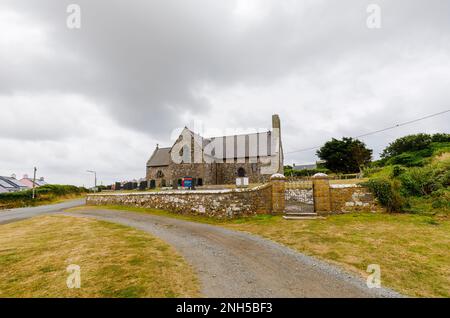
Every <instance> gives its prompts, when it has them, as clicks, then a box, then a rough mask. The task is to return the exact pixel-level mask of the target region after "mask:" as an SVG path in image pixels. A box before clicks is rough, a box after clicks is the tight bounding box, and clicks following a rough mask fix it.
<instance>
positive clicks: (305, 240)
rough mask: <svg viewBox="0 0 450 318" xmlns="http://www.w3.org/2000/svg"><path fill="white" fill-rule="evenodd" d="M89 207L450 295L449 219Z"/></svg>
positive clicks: (425, 293) (409, 290) (427, 293)
mask: <svg viewBox="0 0 450 318" xmlns="http://www.w3.org/2000/svg"><path fill="white" fill-rule="evenodd" d="M86 208H89V209H90V208H95V209H104V208H108V209H116V210H123V211H133V212H139V213H149V214H154V215H160V216H167V217H174V218H178V219H183V220H188V221H195V222H202V223H208V224H214V225H220V226H224V227H227V228H231V229H235V230H240V231H245V232H249V233H253V234H257V235H260V236H262V237H265V238H268V239H271V240H273V241H276V242H279V243H281V244H284V245H286V246H289V247H291V248H293V249H296V250H298V251H300V252H302V253H305V254H307V255H311V256H315V257H318V258H320V259H323V260H325V261H328V262H331V263H334V264H337V265H340V266H342V267H344V268H345V269H347V270H349V271H352V272H354V273H357V274H359V275H361V276H364V277H367V275H368V274H367V273H366V269H367V266H368V265H369V264H379V265H380V266H381V279H382V284H383V285H384V286H386V287H390V288H393V289H395V290H397V291H399V292H401V293H403V294H406V295H409V296H415V297H449V296H450V253H448V250H449V247H450V221H449V220H448V219H446V218H443V219H439V218H436V217H432V216H427V215H412V214H369V213H367V214H363V213H361V214H348V215H335V216H329V217H327V218H326V219H325V220H307V221H306V220H305V221H288V220H284V219H283V218H282V217H280V216H270V215H258V216H255V217H248V218H240V219H232V220H219V219H212V218H206V217H201V216H188V215H179V214H174V213H170V212H167V211H160V210H155V209H145V208H132V207H122V206H106V207H86Z"/></svg>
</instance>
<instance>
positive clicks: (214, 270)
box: [65, 209, 400, 297]
mask: <svg viewBox="0 0 450 318" xmlns="http://www.w3.org/2000/svg"><path fill="white" fill-rule="evenodd" d="M65 214H67V215H72V216H74V215H75V216H82V217H93V218H96V219H101V220H106V221H111V222H115V223H120V224H124V225H128V226H132V227H134V228H137V229H140V230H143V231H146V232H148V233H151V234H153V235H155V236H158V237H160V238H161V239H163V240H164V241H166V242H168V243H169V244H171V245H172V246H174V247H175V248H176V249H177V250H178V251H179V252H180V253H181V254H182V255H183V256H184V257H185V258H186V260H187V261H188V262H189V263H190V264H192V265H193V267H194V268H195V270H196V272H197V274H198V276H199V279H200V282H201V286H202V294H203V295H204V296H206V297H399V296H400V295H399V294H397V293H395V292H393V291H390V290H387V289H368V288H367V287H366V284H365V281H363V280H362V279H360V278H357V277H354V276H352V275H350V274H348V273H345V272H343V271H342V270H340V269H338V268H336V267H334V266H331V265H328V264H326V263H324V262H321V261H318V260H316V259H314V258H311V257H308V256H305V255H303V254H301V253H298V252H296V251H293V250H291V249H289V248H287V247H284V246H282V245H279V244H277V243H274V242H272V241H269V240H266V239H263V238H260V237H257V236H254V235H250V234H246V233H243V232H238V231H232V230H228V229H224V228H221V227H219V226H213V225H208V224H201V223H194V222H189V221H184V220H179V219H174V218H168V217H161V216H154V215H148V214H141V213H133V212H123V211H114V210H98V209H92V210H80V211H76V212H70V213H65Z"/></svg>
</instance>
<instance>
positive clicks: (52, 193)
mask: <svg viewBox="0 0 450 318" xmlns="http://www.w3.org/2000/svg"><path fill="white" fill-rule="evenodd" d="M35 192H36V199H34V200H33V198H32V196H33V190H31V189H30V190H25V191H19V192H9V193H0V208H1V207H6V208H13V207H22V206H33V205H36V204H38V203H40V202H51V201H53V200H56V199H58V198H60V197H64V196H69V195H81V194H83V193H86V192H88V190H87V189H86V188H83V187H76V186H72V185H57V184H47V185H44V186H42V187H38V188H36V189H35Z"/></svg>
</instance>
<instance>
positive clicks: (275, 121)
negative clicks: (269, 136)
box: [272, 114, 281, 129]
mask: <svg viewBox="0 0 450 318" xmlns="http://www.w3.org/2000/svg"><path fill="white" fill-rule="evenodd" d="M272 128H278V129H280V128H281V123H280V116H278V115H277V114H274V115H272Z"/></svg>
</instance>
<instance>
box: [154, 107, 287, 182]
mask: <svg viewBox="0 0 450 318" xmlns="http://www.w3.org/2000/svg"><path fill="white" fill-rule="evenodd" d="M280 128H281V127H280V118H279V116H278V115H273V116H272V130H271V131H267V132H262V133H252V134H243V135H234V136H220V137H212V138H203V137H202V136H200V135H198V134H196V133H195V132H193V131H191V130H189V129H188V128H187V127H185V128H184V130H183V131H182V133H181V134H180V136H179V137H178V139H177V140H176V141H175V143H174V144H173V145H172V147H167V148H160V147H158V146H156V149H155V150H154V151H153V154H152V155H151V157H150V159H149V160H148V161H147V166H146V179H147V181H149V184H150V185H151V186H157V187H164V186H167V187H168V186H174V185H181V180H182V179H183V178H186V177H190V178H193V181H194V184H195V185H196V186H202V185H215V184H234V183H235V182H236V178H237V177H248V179H249V182H250V183H260V182H265V181H267V180H268V179H269V178H270V176H271V175H272V174H274V173H283V146H282V143H281V130H280Z"/></svg>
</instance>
